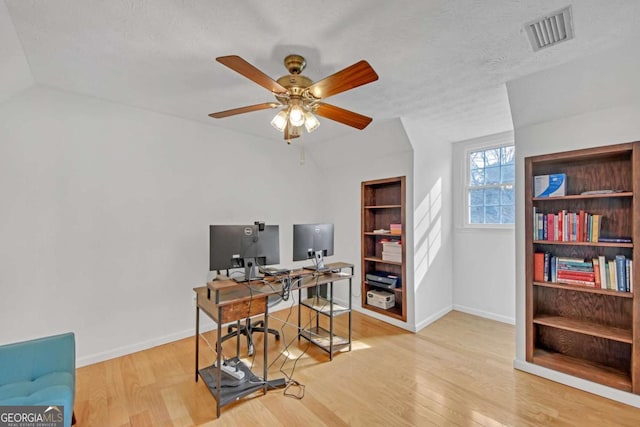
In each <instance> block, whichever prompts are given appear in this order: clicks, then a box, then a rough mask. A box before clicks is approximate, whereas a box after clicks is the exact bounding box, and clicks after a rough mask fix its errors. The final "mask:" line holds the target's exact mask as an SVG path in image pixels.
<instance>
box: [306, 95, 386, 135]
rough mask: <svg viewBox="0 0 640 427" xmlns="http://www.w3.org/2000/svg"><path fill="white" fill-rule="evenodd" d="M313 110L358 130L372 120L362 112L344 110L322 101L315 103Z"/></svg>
mask: <svg viewBox="0 0 640 427" xmlns="http://www.w3.org/2000/svg"><path fill="white" fill-rule="evenodd" d="M314 112H315V113H316V114H317V115H319V116H322V117H326V118H327V119H331V120H335V121H336V122H340V123H343V124H345V125H347V126H351V127H354V128H356V129H360V130H362V129H364V128H366V127H367V125H369V123H371V122H372V121H373V119H372V118H371V117H367V116H363V115H362V114H358V113H354V112H353V111H349V110H345V109H344V108H340V107H336V106H335V105H331V104H325V103H323V102H320V103H318V104H317V109H316V110H315V111H314Z"/></svg>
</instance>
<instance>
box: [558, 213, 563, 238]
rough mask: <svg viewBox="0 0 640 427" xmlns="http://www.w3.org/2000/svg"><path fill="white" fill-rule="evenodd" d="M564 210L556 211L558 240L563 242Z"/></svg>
mask: <svg viewBox="0 0 640 427" xmlns="http://www.w3.org/2000/svg"><path fill="white" fill-rule="evenodd" d="M563 222H564V212H563V211H560V212H558V240H559V241H561V242H563V241H564V224H563Z"/></svg>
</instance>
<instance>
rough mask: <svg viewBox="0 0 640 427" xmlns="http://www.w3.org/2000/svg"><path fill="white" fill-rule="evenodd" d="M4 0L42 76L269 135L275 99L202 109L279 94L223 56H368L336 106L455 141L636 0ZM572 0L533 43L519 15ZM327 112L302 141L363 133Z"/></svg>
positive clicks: (622, 30)
mask: <svg viewBox="0 0 640 427" xmlns="http://www.w3.org/2000/svg"><path fill="white" fill-rule="evenodd" d="M5 2H6V5H7V6H8V10H9V15H10V17H11V20H12V21H13V24H14V27H15V31H16V33H17V36H18V38H19V40H20V42H21V44H22V48H23V49H24V53H25V56H26V58H27V62H28V64H29V66H30V68H31V73H32V75H33V78H34V79H35V81H36V82H37V83H39V84H43V85H48V86H52V87H56V88H61V89H64V90H69V91H73V92H77V93H81V94H85V95H89V96H95V97H99V98H102V99H106V100H110V101H114V102H118V103H123V104H127V105H131V106H135V107H139V108H144V109H148V110H152V111H157V112H161V113H165V114H170V115H173V116H178V117H183V118H187V119H193V120H198V121H201V122H204V123H207V124H209V125H212V126H222V127H227V128H230V129H235V130H237V131H240V132H248V133H253V134H257V135H260V136H264V137H267V138H272V139H274V140H280V139H281V134H279V133H278V132H277V131H275V130H274V129H273V128H271V126H270V125H269V121H270V119H271V117H272V116H273V115H274V114H275V113H274V112H273V111H272V110H267V111H261V112H254V113H248V114H244V115H240V116H235V117H231V118H226V119H220V120H215V119H211V118H209V117H207V114H209V113H211V112H214V111H219V110H225V109H229V108H235V107H240V106H244V105H249V104H256V103H261V102H266V101H271V100H272V99H273V98H272V97H271V94H270V93H269V92H268V91H266V90H265V89H263V88H262V87H260V86H258V85H256V84H254V83H253V82H251V81H249V80H247V79H245V78H244V77H242V76H240V75H239V74H236V73H234V72H233V71H231V70H230V69H228V68H226V67H224V66H222V65H221V64H219V63H217V62H216V61H215V57H217V56H222V55H229V54H236V55H239V56H241V57H243V58H244V59H246V60H247V61H249V62H250V63H252V64H254V65H255V66H257V67H258V68H260V69H261V70H263V71H264V72H265V73H266V74H268V75H270V76H272V77H274V78H277V77H279V76H281V75H284V74H286V70H285V69H284V67H283V66H282V60H283V58H284V56H285V55H287V54H288V53H300V54H302V55H304V56H305V57H306V58H307V69H306V70H305V72H304V74H305V75H307V76H308V77H310V78H311V79H312V80H319V79H321V78H323V77H325V76H327V75H329V74H332V73H334V72H336V71H338V70H340V69H342V68H344V67H346V66H348V65H351V64H353V63H355V62H357V61H358V60H360V59H366V60H367V61H369V63H370V64H371V65H372V66H373V68H374V69H375V70H376V72H377V73H378V75H379V76H380V79H379V80H378V81H377V82H374V83H372V84H369V85H366V86H362V87H360V88H357V89H354V90H351V91H349V92H346V93H343V94H340V95H336V96H335V97H332V98H330V99H329V101H328V102H329V103H332V104H335V105H338V106H340V107H343V108H346V109H349V110H353V111H356V112H359V113H361V114H365V115H368V116H371V117H373V118H374V123H375V122H376V120H384V119H390V118H395V117H418V118H420V119H421V120H424V122H425V123H426V124H427V126H428V128H429V129H432V130H433V133H434V134H436V135H440V136H442V137H443V138H446V139H448V140H451V141H457V140H463V139H468V138H472V137H477V136H482V135H486V134H490V133H496V132H500V131H504V130H507V129H510V128H511V116H510V112H509V106H508V100H507V95H506V89H505V86H504V83H505V82H506V81H508V80H511V79H514V78H518V77H521V76H524V75H526V74H529V73H531V72H534V71H538V70H541V69H546V68H549V67H552V66H555V65H557V64H561V63H564V62H567V61H569V60H571V59H573V58H577V57H581V56H584V55H587V54H589V53H591V52H593V51H594V50H602V49H605V48H607V47H609V46H613V45H616V44H618V43H619V42H620V39H627V40H628V39H638V40H640V25H638V22H639V18H640V1H637V0H608V1H602V0H579V1H577V0H576V1H569V0H537V1H531V0H522V1H515V0H500V1H499V0H487V1H478V0H476V1H471V0H428V1H426V0H425V1H422V0H414V1H402V0H399V1H394V2H390V1H381V0H375V1H373V0H348V1H345V0H342V1H329V0H324V1H322V0H316V1H314V2H301V1H289V0H277V1H264V0H247V1H234V2H221V1H217V2H215V1H211V0H183V1H178V0H173V1H170V0H153V1H151V0H148V1H144V0H126V1H125V0H110V1H106V0H82V1H81V0H39V1H30V0H5ZM567 4H573V15H574V23H575V39H574V40H572V41H569V42H567V43H563V44H561V45H558V46H556V47H553V48H551V49H548V50H542V51H540V52H538V53H534V52H532V49H531V47H530V45H529V42H528V40H527V37H526V33H525V32H524V30H523V24H524V23H525V22H528V21H530V20H532V19H535V18H538V17H540V16H542V15H544V14H545V13H549V12H553V11H555V10H557V9H560V8H562V7H564V6H566V5H567ZM321 121H322V125H321V126H320V128H319V129H318V131H316V132H315V133H314V134H311V135H304V136H303V137H304V138H305V139H306V140H308V141H309V142H313V141H319V140H323V139H327V138H334V137H336V136H341V135H348V134H349V133H353V132H360V131H358V130H355V129H352V128H349V127H347V126H344V125H341V124H337V123H334V122H331V121H329V120H326V119H321ZM366 131H367V130H365V131H364V132H366Z"/></svg>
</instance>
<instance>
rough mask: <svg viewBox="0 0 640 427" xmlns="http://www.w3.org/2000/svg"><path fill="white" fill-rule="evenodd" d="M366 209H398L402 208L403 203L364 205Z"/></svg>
mask: <svg viewBox="0 0 640 427" xmlns="http://www.w3.org/2000/svg"><path fill="white" fill-rule="evenodd" d="M363 208H364V209H398V208H402V205H377V206H363Z"/></svg>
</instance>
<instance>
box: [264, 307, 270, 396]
mask: <svg viewBox="0 0 640 427" xmlns="http://www.w3.org/2000/svg"><path fill="white" fill-rule="evenodd" d="M267 301H268V299H267V298H265V300H264V334H263V335H264V340H263V341H264V348H263V349H262V351H263V353H262V354H264V357H263V358H262V359H263V360H262V363H264V367H263V370H262V378H263V380H264V394H267V390H268V384H267V371H268V367H269V366H268V359H269V358H268V354H267V351H268V349H269V347H268V345H267V344H268V343H269V304H268V303H267Z"/></svg>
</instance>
